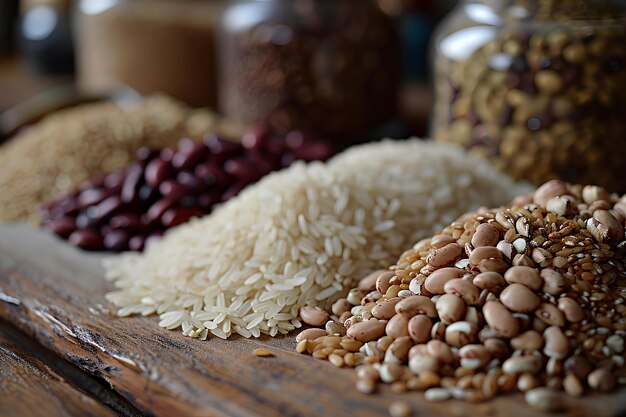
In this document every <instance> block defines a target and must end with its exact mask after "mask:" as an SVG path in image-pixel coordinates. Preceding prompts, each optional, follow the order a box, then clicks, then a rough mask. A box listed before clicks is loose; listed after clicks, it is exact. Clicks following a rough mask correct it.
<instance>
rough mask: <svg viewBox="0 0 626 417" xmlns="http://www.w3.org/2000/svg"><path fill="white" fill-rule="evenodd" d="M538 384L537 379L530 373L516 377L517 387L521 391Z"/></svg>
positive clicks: (535, 386)
mask: <svg viewBox="0 0 626 417" xmlns="http://www.w3.org/2000/svg"><path fill="white" fill-rule="evenodd" d="M538 386H539V381H538V380H537V378H535V377H534V376H533V375H531V374H521V375H520V376H519V378H517V389H518V390H520V391H521V392H526V391H529V390H531V389H533V388H537V387H538Z"/></svg>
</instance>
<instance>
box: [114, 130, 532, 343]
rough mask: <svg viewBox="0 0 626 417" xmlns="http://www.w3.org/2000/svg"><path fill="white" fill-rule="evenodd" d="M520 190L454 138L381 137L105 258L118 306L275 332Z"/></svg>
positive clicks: (227, 330)
mask: <svg viewBox="0 0 626 417" xmlns="http://www.w3.org/2000/svg"><path fill="white" fill-rule="evenodd" d="M525 191H527V188H526V187H525V186H521V185H517V184H515V183H513V182H512V181H511V180H510V179H509V178H507V177H506V176H505V175H504V174H501V173H499V172H497V171H495V170H494V169H492V168H491V167H490V166H489V165H488V164H487V163H486V162H485V161H483V160H481V159H478V158H477V157H474V156H470V155H468V154H466V153H465V152H464V151H462V150H461V149H458V148H456V147H453V146H451V145H442V144H435V143H432V142H422V141H419V140H408V141H401V142H400V141H384V142H380V143H375V144H368V145H363V146H358V147H355V148H352V149H350V150H348V151H346V152H344V153H343V154H340V155H338V156H337V157H335V158H333V159H332V160H331V161H330V162H328V163H327V164H322V163H311V164H309V165H304V164H301V163H298V164H295V165H293V166H292V167H290V168H288V169H286V170H283V171H280V172H278V173H274V174H271V175H269V176H267V177H265V178H264V179H263V180H262V181H260V182H259V183H257V184H256V185H254V186H251V187H249V188H247V189H246V190H245V191H244V192H243V193H241V194H240V195H239V196H238V197H237V198H234V199H232V200H230V201H229V202H228V203H226V204H224V205H223V206H221V207H220V208H219V209H217V210H216V211H215V212H214V213H213V214H211V215H209V216H206V217H203V218H201V219H195V220H192V221H191V222H189V223H187V224H185V225H181V226H179V227H177V228H175V229H172V230H171V231H170V232H169V233H167V235H166V236H165V237H164V238H163V239H162V240H161V241H159V242H155V243H154V244H153V245H151V246H149V247H148V248H147V250H146V251H145V253H144V254H124V255H122V256H120V257H115V258H110V259H107V260H106V261H105V263H104V265H105V268H106V272H107V274H106V275H107V277H108V278H110V279H113V280H115V284H116V286H117V287H118V288H119V290H118V291H115V292H112V293H109V294H107V299H108V300H109V301H111V302H113V303H114V304H115V305H117V306H118V307H120V309H119V311H118V314H119V315H120V316H126V315H130V314H142V315H149V314H153V313H156V314H159V315H160V318H161V321H160V323H159V325H160V326H161V327H165V328H167V329H175V328H179V327H182V331H183V333H184V334H185V335H187V336H191V337H199V338H201V339H205V338H206V337H207V336H208V334H209V332H210V333H212V334H213V335H215V336H218V337H221V338H227V337H229V336H230V335H231V334H233V333H238V334H240V335H241V336H243V337H251V336H254V337H259V336H260V334H261V333H264V334H269V335H271V336H275V335H276V334H278V333H283V334H284V333H287V332H289V331H290V330H293V329H294V328H298V327H300V326H301V323H300V320H299V319H298V310H299V308H300V307H302V306H304V305H319V306H321V307H322V308H328V307H329V306H330V304H331V303H332V302H333V301H335V300H336V299H337V298H339V297H340V296H345V294H346V293H347V291H348V289H349V288H351V286H352V285H353V284H354V282H355V280H356V279H359V278H361V277H363V276H364V275H366V274H368V273H370V272H371V271H373V270H376V269H380V268H387V267H388V266H389V265H390V264H392V263H393V262H394V261H395V260H396V259H397V257H398V256H399V255H400V254H401V252H402V251H403V250H404V249H405V248H406V247H408V246H409V245H410V244H411V243H412V242H415V241H418V240H420V239H422V238H424V237H425V236H428V235H431V234H432V233H433V232H434V231H436V230H438V229H440V228H442V227H443V226H444V225H446V224H448V223H450V222H451V221H453V220H454V219H455V218H457V217H458V216H459V215H460V214H462V213H464V212H466V211H468V210H471V209H475V208H477V207H478V206H481V205H487V206H496V205H499V204H502V203H506V202H507V201H509V200H510V199H512V198H513V197H514V196H515V195H517V194H519V193H520V192H525Z"/></svg>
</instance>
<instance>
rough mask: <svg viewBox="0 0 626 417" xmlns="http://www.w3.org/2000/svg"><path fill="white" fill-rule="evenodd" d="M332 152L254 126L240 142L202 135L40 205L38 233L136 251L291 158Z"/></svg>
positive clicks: (301, 137) (148, 153)
mask: <svg viewBox="0 0 626 417" xmlns="http://www.w3.org/2000/svg"><path fill="white" fill-rule="evenodd" d="M330 153H332V148H331V147H330V146H329V145H328V144H326V143H324V144H321V145H320V144H319V143H318V141H316V140H315V139H314V138H313V137H311V136H307V135H305V134H303V133H302V132H292V133H290V134H289V135H288V138H285V137H281V136H278V135H276V134H273V133H271V132H270V131H268V129H267V128H265V127H263V126H260V127H256V128H253V129H252V130H250V131H249V132H248V133H246V134H245V135H244V137H242V138H241V141H240V142H235V141H229V140H225V139H222V138H220V137H218V136H216V135H207V136H206V137H204V138H203V141H202V142H196V141H194V140H192V139H188V138H185V139H182V140H180V141H179V143H178V145H177V148H176V149H172V148H166V149H160V150H156V149H149V148H141V149H140V150H139V151H138V152H137V159H136V160H135V161H134V162H132V163H131V164H129V165H128V167H126V168H125V169H122V170H119V171H116V172H113V173H110V174H108V175H106V176H98V177H94V178H92V179H90V180H89V181H86V182H85V183H83V184H82V185H81V186H80V187H79V188H77V189H76V190H73V191H72V192H70V193H68V194H66V195H65V196H62V197H61V198H59V199H58V200H57V201H56V202H51V203H47V204H44V205H42V207H41V218H42V223H43V225H44V227H46V228H47V229H49V230H51V231H52V232H53V233H56V234H57V235H59V236H61V237H63V238H69V240H70V242H71V243H72V244H75V245H77V246H80V247H83V248H86V249H91V250H96V249H102V248H105V249H106V250H110V251H121V250H127V249H130V250H143V248H144V247H145V244H146V242H148V241H151V240H154V239H156V238H158V237H159V236H160V235H162V233H163V231H164V230H165V229H167V228H169V227H174V226H176V225H178V224H181V223H184V222H186V221H188V220H189V219H190V218H191V217H194V216H201V215H204V214H208V213H210V212H211V210H212V208H213V206H214V205H215V204H217V203H220V202H223V201H227V200H229V199H230V198H232V197H234V196H235V195H237V194H238V193H239V192H240V191H241V190H242V189H243V188H244V187H246V186H247V185H249V184H251V183H253V182H255V181H257V180H258V179H259V178H260V177H261V176H263V175H265V174H267V173H269V172H271V171H274V170H277V169H280V168H282V167H285V166H288V165H290V164H291V163H292V162H293V161H294V160H295V159H296V158H300V159H304V160H306V161H309V160H311V159H315V158H324V159H325V158H327V157H328V155H329V154H330Z"/></svg>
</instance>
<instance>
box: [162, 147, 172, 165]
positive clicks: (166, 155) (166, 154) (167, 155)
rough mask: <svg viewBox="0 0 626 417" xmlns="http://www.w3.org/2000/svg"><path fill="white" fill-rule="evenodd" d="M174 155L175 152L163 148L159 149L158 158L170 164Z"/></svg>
mask: <svg viewBox="0 0 626 417" xmlns="http://www.w3.org/2000/svg"><path fill="white" fill-rule="evenodd" d="M175 153H176V151H175V150H174V149H172V148H164V149H161V152H159V158H160V159H162V160H163V161H167V162H170V161H171V160H172V158H173V157H174V154H175Z"/></svg>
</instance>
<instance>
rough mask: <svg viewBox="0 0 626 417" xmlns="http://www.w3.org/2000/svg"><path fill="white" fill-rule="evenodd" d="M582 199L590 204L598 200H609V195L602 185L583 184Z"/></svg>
mask: <svg viewBox="0 0 626 417" xmlns="http://www.w3.org/2000/svg"><path fill="white" fill-rule="evenodd" d="M582 197H583V201H584V202H585V203H587V204H592V203H594V202H596V201H598V200H605V201H609V200H610V199H611V196H610V195H609V193H608V192H607V191H606V189H604V188H603V187H599V186H597V185H585V186H584V187H583V191H582Z"/></svg>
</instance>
